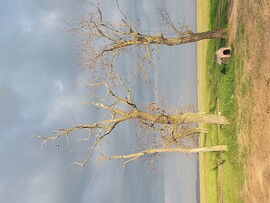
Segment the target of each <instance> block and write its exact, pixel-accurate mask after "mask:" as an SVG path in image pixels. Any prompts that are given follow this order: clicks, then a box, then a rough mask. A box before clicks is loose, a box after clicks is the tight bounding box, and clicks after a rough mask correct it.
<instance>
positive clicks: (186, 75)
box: [0, 0, 197, 203]
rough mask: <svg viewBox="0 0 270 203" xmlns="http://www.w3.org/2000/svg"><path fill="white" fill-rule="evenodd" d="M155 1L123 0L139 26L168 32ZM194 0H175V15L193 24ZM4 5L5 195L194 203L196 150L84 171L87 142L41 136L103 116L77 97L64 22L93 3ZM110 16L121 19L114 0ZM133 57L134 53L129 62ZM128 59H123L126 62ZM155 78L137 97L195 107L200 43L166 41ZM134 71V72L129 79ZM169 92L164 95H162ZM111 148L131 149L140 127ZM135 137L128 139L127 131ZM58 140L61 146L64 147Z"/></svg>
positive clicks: (24, 201) (1, 156)
mask: <svg viewBox="0 0 270 203" xmlns="http://www.w3.org/2000/svg"><path fill="white" fill-rule="evenodd" d="M157 2H158V1H155V0H147V1H146V0H130V1H124V0H121V1H119V3H120V6H121V8H122V9H123V10H124V11H125V13H126V14H127V16H128V17H129V18H131V19H140V27H139V29H140V30H142V31H150V32H152V33H158V32H160V27H159V24H158V20H159V16H158V13H157V11H156V8H157V7H156V4H157ZM195 2H196V1H195V0H192V1H190V0H181V2H180V1H179V0H167V2H166V5H167V8H168V10H169V11H170V14H171V17H172V18H173V19H175V20H176V21H178V20H179V21H180V22H182V21H183V20H184V21H185V22H186V23H187V24H189V25H190V27H191V29H192V30H195V25H196V22H195V19H196V18H195V17H196V15H195ZM1 3H2V5H1V7H0V30H1V32H0V46H1V49H0V70H1V74H0V97H1V100H0V112H1V115H0V136H1V140H0V160H1V161H2V164H1V167H0V174H1V175H0V177H1V178H0V202H11V203H12V202H21V203H36V202H39V203H43V202H44V203H48V202H50V203H74V202H80V203H86V202H95V203H99V202H100V203H106V202H112V203H114V202H115V203H116V202H117V203H122V202H123V203H126V202H130V203H133V202H134V203H137V202H142V203H144V202H147V203H158V202H166V203H175V202H177V203H181V202H191V203H192V202H196V181H197V177H196V175H197V172H196V170H197V156H196V155H185V154H184V155H183V154H181V155H176V154H170V155H163V156H162V157H161V158H159V159H158V160H157V163H156V165H155V166H154V168H153V169H152V168H149V166H148V165H147V164H146V163H144V162H142V161H137V162H134V163H131V164H130V165H128V166H127V167H126V168H125V169H124V170H122V165H123V162H122V161H120V160H117V161H105V162H102V163H100V164H98V165H95V164H93V163H92V162H89V163H88V164H87V165H86V166H85V168H84V169H83V171H78V168H76V167H74V166H71V164H72V163H73V162H74V161H78V160H82V159H83V157H84V155H85V154H86V153H87V151H86V150H85V149H86V147H87V146H86V145H85V144H84V143H78V142H74V143H73V150H74V153H70V152H69V151H68V149H67V147H66V142H65V140H59V141H55V142H51V143H47V144H46V145H45V146H44V147H43V149H42V150H40V146H41V143H40V140H38V139H35V138H31V136H32V135H33V134H35V133H38V134H42V135H51V134H52V130H56V129H59V128H67V127H70V126H73V125H74V124H75V123H89V122H94V121H96V120H95V119H99V118H101V115H100V114H98V112H96V111H95V110H94V109H91V108H89V107H88V106H83V105H81V104H79V101H87V100H88V99H89V89H87V88H85V83H84V82H82V80H87V79H89V78H90V76H89V77H88V72H86V71H85V70H84V69H83V68H82V67H80V66H79V63H78V50H76V47H77V43H78V38H76V36H75V35H74V34H73V33H71V32H68V31H67V30H68V26H67V24H66V23H65V22H66V21H67V22H74V21H75V19H76V18H79V17H80V16H81V15H82V14H83V13H85V12H86V11H87V10H88V6H87V5H88V4H87V3H86V2H85V1H77V0H65V1H63V0H39V1H36V0H24V1H20V0H14V1H9V0H2V1H1ZM100 4H101V5H102V8H103V9H104V12H105V13H108V14H109V15H110V17H112V19H117V18H118V17H119V13H118V12H117V8H116V5H115V2H114V1H111V0H100ZM130 60H132V59H130ZM126 61H127V60H125V59H124V60H123V61H122V62H121V63H122V64H123V66H124V67H125V66H128V65H129V64H128V63H126ZM151 70H152V72H151V74H150V79H151V81H152V82H151V83H150V84H146V83H144V82H141V80H140V79H138V80H137V81H136V82H134V84H133V85H134V88H133V90H134V97H135V98H134V100H135V101H136V102H137V103H140V104H141V105H143V104H146V103H147V102H151V101H153V100H154V101H156V102H161V99H160V98H161V96H160V94H161V95H162V98H163V99H162V102H164V103H165V104H166V105H167V106H170V107H177V105H179V104H182V105H188V104H192V105H194V107H195V108H196V104H197V86H196V81H197V80H196V75H197V72H196V44H190V45H183V46H179V47H169V48H168V47H161V48H160V51H159V60H158V61H157V62H156V64H155V67H154V69H151ZM123 73H124V70H123ZM128 77H132V75H131V76H128ZM160 92H161V93H160ZM119 127H120V128H118V129H116V132H115V133H114V134H113V135H112V136H111V138H110V140H109V141H110V143H111V144H108V145H105V149H106V150H107V151H108V152H109V153H112V154H115V153H117V152H119V149H120V151H121V152H125V151H128V150H130V149H131V147H133V145H134V143H135V138H134V136H133V134H134V133H133V132H134V130H135V126H133V125H121V126H119ZM127 135H130V136H127ZM57 145H59V146H60V147H59V149H58V148H57V147H56V146H57Z"/></svg>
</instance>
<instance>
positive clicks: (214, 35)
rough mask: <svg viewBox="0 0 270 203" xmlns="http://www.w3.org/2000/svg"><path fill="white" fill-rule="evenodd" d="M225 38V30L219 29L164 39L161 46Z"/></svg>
mask: <svg viewBox="0 0 270 203" xmlns="http://www.w3.org/2000/svg"><path fill="white" fill-rule="evenodd" d="M222 38H226V29H219V30H213V31H207V32H199V33H191V34H188V35H187V36H184V37H180V38H164V40H163V44H165V45H168V46H174V45H180V44H187V43H191V42H197V41H200V40H204V39H222Z"/></svg>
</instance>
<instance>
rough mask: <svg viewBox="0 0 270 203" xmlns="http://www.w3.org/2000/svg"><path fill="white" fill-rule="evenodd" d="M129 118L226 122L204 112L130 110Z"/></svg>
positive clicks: (175, 122)
mask: <svg viewBox="0 0 270 203" xmlns="http://www.w3.org/2000/svg"><path fill="white" fill-rule="evenodd" d="M130 116H131V118H138V119H140V120H143V121H150V122H153V123H160V124H182V123H212V124H228V121H227V119H226V118H225V117H224V116H221V115H212V114H205V113H182V114H181V113H179V114H174V115H164V114H153V113H149V112H143V111H132V112H130Z"/></svg>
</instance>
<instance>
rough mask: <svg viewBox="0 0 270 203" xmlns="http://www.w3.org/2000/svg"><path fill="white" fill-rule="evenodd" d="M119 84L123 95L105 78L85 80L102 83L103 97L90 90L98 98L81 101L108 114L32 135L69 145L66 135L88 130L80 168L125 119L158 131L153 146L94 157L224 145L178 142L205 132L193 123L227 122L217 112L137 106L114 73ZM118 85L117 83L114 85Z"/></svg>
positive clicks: (132, 156)
mask: <svg viewBox="0 0 270 203" xmlns="http://www.w3.org/2000/svg"><path fill="white" fill-rule="evenodd" d="M114 81H116V82H118V84H120V86H121V87H122V89H123V91H124V92H125V93H126V97H120V96H118V95H117V94H116V93H115V92H114V91H113V89H112V87H113V85H111V84H110V83H108V82H105V81H102V82H101V83H98V84H93V85H92V84H89V86H90V87H92V88H95V87H103V88H105V89H106V91H107V93H106V96H105V97H104V98H101V97H99V96H97V95H96V94H93V96H94V97H96V98H97V101H98V102H95V101H90V102H81V103H82V104H85V105H94V106H96V107H97V108H99V109H103V110H106V111H107V112H108V113H109V114H108V115H109V117H108V118H107V119H104V120H101V121H97V122H95V123H92V124H79V125H76V126H74V127H71V128H68V129H61V130H59V131H58V132H57V131H56V133H55V134H54V135H52V136H49V137H45V136H41V135H35V136H36V137H38V138H40V139H42V140H43V141H42V147H43V145H44V144H45V143H46V142H48V141H52V140H56V139H58V138H60V137H66V139H67V145H68V148H70V149H71V143H70V136H72V133H74V132H75V131H83V130H87V131H89V135H90V136H89V137H87V138H85V139H84V140H89V139H92V136H94V137H95V138H94V139H95V141H94V142H93V143H92V144H91V146H90V148H89V149H90V150H89V153H88V156H87V157H86V158H85V159H84V160H83V162H81V163H79V162H75V164H78V165H80V166H81V168H83V166H84V165H85V164H86V163H87V162H88V161H89V159H90V158H91V157H92V155H93V152H94V151H95V150H96V148H97V146H98V145H99V144H101V142H102V141H104V140H106V138H107V136H109V135H110V134H111V132H112V131H113V130H114V129H115V127H116V126H117V125H118V124H120V123H123V122H125V121H131V120H136V121H137V122H138V123H139V125H142V126H143V127H144V129H145V130H147V131H154V132H156V133H158V134H159V138H158V139H157V140H155V144H154V145H152V146H154V147H153V148H147V149H144V150H142V151H140V152H137V153H131V154H127V155H120V156H106V155H103V154H100V158H99V159H98V160H104V159H108V160H110V159H118V158H122V159H127V161H126V162H125V163H128V162H130V161H133V160H135V159H139V158H141V157H142V156H145V155H156V154H158V153H164V152H182V153H198V152H208V151H224V150H226V149H227V147H226V146H213V147H204V148H188V147H185V146H184V145H183V144H181V139H182V138H183V137H185V136H190V135H194V134H198V133H205V132H206V131H205V129H199V128H196V127H195V125H194V124H198V123H212V124H227V123H228V122H227V120H226V118H224V117H223V116H221V115H209V114H205V113H193V112H179V113H174V114H173V113H172V114H167V113H166V111H164V110H161V111H154V110H153V109H151V110H141V109H139V108H138V107H137V106H136V104H135V103H134V102H133V101H132V97H131V90H129V89H127V88H126V86H125V85H124V84H123V82H122V81H121V80H120V79H119V77H116V78H115V80H114ZM118 89H119V87H118Z"/></svg>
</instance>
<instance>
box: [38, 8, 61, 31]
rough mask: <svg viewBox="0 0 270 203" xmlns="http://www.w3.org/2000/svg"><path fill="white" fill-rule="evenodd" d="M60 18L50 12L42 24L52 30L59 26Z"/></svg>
mask: <svg viewBox="0 0 270 203" xmlns="http://www.w3.org/2000/svg"><path fill="white" fill-rule="evenodd" d="M57 20H58V16H57V15H56V14H55V13H54V12H49V13H48V14H47V15H45V16H44V17H43V18H42V20H41V22H42V23H43V24H44V25H45V26H46V27H47V28H52V27H54V26H55V25H56V24H57Z"/></svg>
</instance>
